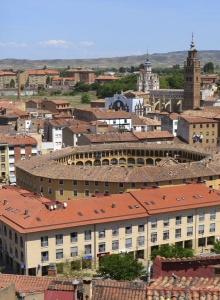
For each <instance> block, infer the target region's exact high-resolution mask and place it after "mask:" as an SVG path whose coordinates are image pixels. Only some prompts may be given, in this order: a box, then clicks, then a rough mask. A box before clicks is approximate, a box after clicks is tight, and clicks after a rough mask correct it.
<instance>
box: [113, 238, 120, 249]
mask: <svg viewBox="0 0 220 300" xmlns="http://www.w3.org/2000/svg"><path fill="white" fill-rule="evenodd" d="M118 248H119V242H118V241H117V240H116V241H112V250H118Z"/></svg>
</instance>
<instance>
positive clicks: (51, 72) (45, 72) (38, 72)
mask: <svg viewBox="0 0 220 300" xmlns="http://www.w3.org/2000/svg"><path fill="white" fill-rule="evenodd" d="M27 73H28V74H29V75H58V74H59V72H58V71H56V70H27Z"/></svg>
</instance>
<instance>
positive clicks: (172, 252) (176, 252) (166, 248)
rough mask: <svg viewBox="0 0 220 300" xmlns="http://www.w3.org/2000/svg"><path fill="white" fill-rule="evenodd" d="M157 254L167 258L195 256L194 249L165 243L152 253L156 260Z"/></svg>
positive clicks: (152, 257)
mask: <svg viewBox="0 0 220 300" xmlns="http://www.w3.org/2000/svg"><path fill="white" fill-rule="evenodd" d="M157 255H160V256H162V257H166V258H172V257H174V258H182V257H193V256H194V250H193V249H192V248H191V247H190V248H183V247H179V246H177V245H175V244H172V245H169V244H164V245H161V246H159V248H158V249H154V250H153V251H152V253H151V259H152V260H154V259H155V258H156V256H157Z"/></svg>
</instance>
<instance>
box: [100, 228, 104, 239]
mask: <svg viewBox="0 0 220 300" xmlns="http://www.w3.org/2000/svg"><path fill="white" fill-rule="evenodd" d="M103 238H105V229H103V228H102V229H99V239H103Z"/></svg>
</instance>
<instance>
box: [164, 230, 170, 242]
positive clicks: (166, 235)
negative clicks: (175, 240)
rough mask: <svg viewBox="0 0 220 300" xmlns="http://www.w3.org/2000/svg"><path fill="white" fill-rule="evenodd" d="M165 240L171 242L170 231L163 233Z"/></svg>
mask: <svg viewBox="0 0 220 300" xmlns="http://www.w3.org/2000/svg"><path fill="white" fill-rule="evenodd" d="M163 240H164V241H165V240H169V230H165V231H163Z"/></svg>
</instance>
